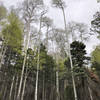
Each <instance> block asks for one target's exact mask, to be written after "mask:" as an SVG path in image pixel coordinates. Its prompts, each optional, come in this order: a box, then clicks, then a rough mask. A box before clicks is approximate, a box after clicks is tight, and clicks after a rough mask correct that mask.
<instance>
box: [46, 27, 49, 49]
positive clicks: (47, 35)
mask: <svg viewBox="0 0 100 100" xmlns="http://www.w3.org/2000/svg"><path fill="white" fill-rule="evenodd" d="M48 30H49V26H47V32H46V48H47V50H48Z"/></svg>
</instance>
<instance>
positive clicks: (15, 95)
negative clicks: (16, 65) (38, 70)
mask: <svg viewBox="0 0 100 100" xmlns="http://www.w3.org/2000/svg"><path fill="white" fill-rule="evenodd" d="M17 85H18V76H17V79H16V84H15V94H14V100H16V97H17Z"/></svg>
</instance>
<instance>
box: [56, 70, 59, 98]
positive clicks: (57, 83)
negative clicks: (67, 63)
mask: <svg viewBox="0 0 100 100" xmlns="http://www.w3.org/2000/svg"><path fill="white" fill-rule="evenodd" d="M56 89H57V100H59V78H58V71H56Z"/></svg>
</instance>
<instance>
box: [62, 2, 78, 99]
mask: <svg viewBox="0 0 100 100" xmlns="http://www.w3.org/2000/svg"><path fill="white" fill-rule="evenodd" d="M60 1H61V0H60ZM61 9H62V12H63V17H64V24H65V32H66V31H67V26H66V17H65V11H64V8H63V7H62V8H61ZM66 34H67V33H66ZM67 43H68V56H69V59H70V65H71V70H72V82H73V89H74V97H75V100H78V98H77V92H76V85H75V79H74V74H73V63H72V57H71V52H70V43H69V40H68V35H67Z"/></svg>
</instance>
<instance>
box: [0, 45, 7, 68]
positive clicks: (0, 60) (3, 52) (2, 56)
mask: <svg viewBox="0 0 100 100" xmlns="http://www.w3.org/2000/svg"><path fill="white" fill-rule="evenodd" d="M6 50H7V46H5V48H4V51H2V54H1V57H0V69H1V67H2V62H3V60H4V56H5V53H6Z"/></svg>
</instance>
